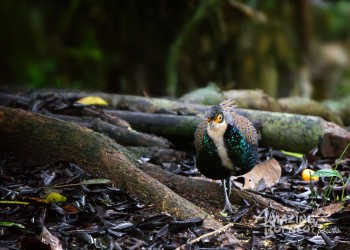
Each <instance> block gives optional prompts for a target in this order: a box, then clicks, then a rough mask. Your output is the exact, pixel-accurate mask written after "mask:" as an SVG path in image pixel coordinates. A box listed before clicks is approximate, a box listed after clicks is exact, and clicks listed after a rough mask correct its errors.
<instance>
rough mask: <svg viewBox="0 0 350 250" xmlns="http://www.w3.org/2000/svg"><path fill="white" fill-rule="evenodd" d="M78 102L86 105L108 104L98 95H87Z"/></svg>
mask: <svg viewBox="0 0 350 250" xmlns="http://www.w3.org/2000/svg"><path fill="white" fill-rule="evenodd" d="M76 102H77V103H80V104H84V105H108V103H107V102H106V101H105V100H103V99H102V98H101V97H98V96H87V97H84V98H81V99H80V100H78V101H76Z"/></svg>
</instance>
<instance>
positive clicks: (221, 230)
mask: <svg viewBox="0 0 350 250" xmlns="http://www.w3.org/2000/svg"><path fill="white" fill-rule="evenodd" d="M234 224H235V223H233V222H230V223H228V224H227V225H225V226H223V227H221V228H219V229H216V230H214V231H212V232H210V233H206V234H203V235H201V236H199V237H197V238H195V239H193V240H190V241H188V242H187V243H186V244H184V245H181V246H180V247H178V248H176V250H180V249H181V248H182V247H184V246H186V245H192V244H193V243H196V242H198V241H200V240H202V239H205V238H208V237H210V236H212V235H217V234H220V233H222V232H225V231H226V230H228V229H229V228H230V227H232V226H233V225H234Z"/></svg>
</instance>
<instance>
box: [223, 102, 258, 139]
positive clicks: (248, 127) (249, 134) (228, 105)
mask: <svg viewBox="0 0 350 250" xmlns="http://www.w3.org/2000/svg"><path fill="white" fill-rule="evenodd" d="M220 105H221V107H222V108H223V109H224V110H225V112H226V113H227V114H229V115H230V116H231V117H230V119H228V123H229V124H230V125H231V126H235V127H237V128H238V129H239V130H240V131H241V133H242V135H243V136H244V138H245V140H246V141H247V142H248V143H249V144H251V145H255V146H257V145H258V138H259V136H258V133H257V131H256V129H255V128H254V126H253V124H252V122H251V121H250V120H248V119H247V118H246V117H244V116H241V115H239V114H237V113H236V112H235V111H234V109H235V107H237V106H236V105H235V104H234V101H233V100H231V99H228V100H225V101H223V102H221V103H220Z"/></svg>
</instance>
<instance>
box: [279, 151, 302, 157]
mask: <svg viewBox="0 0 350 250" xmlns="http://www.w3.org/2000/svg"><path fill="white" fill-rule="evenodd" d="M281 151H282V153H283V154H285V155H289V156H293V157H295V158H299V159H302V158H303V154H300V153H295V152H288V151H284V150H281Z"/></svg>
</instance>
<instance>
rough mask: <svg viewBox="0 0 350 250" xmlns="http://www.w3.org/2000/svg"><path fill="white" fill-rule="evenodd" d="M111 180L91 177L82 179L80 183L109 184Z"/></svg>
mask: <svg viewBox="0 0 350 250" xmlns="http://www.w3.org/2000/svg"><path fill="white" fill-rule="evenodd" d="M111 183H112V181H111V180H108V179H91V180H85V181H82V182H81V183H80V184H82V185H101V184H111Z"/></svg>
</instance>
